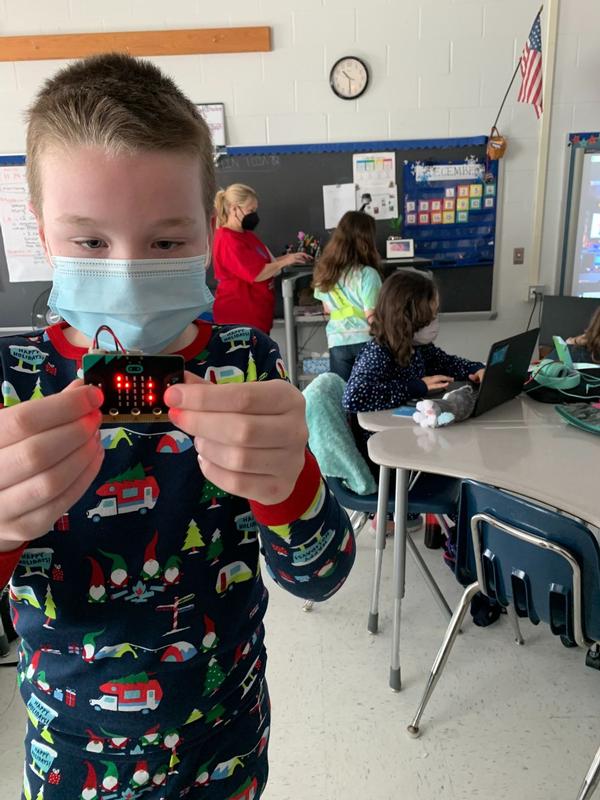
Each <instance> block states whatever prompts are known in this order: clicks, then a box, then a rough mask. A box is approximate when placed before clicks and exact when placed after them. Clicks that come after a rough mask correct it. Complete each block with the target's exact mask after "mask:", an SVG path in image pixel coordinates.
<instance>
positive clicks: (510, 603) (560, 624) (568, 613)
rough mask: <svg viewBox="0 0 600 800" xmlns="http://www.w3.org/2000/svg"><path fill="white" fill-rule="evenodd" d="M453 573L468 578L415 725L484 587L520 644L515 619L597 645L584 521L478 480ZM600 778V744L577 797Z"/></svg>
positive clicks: (464, 503) (597, 602)
mask: <svg viewBox="0 0 600 800" xmlns="http://www.w3.org/2000/svg"><path fill="white" fill-rule="evenodd" d="M456 575H457V578H458V579H459V581H460V582H461V583H463V584H468V585H467V586H466V588H465V590H464V593H463V595H462V598H461V600H460V602H459V604H458V606H457V608H456V610H455V611H454V614H453V615H452V619H451V620H450V624H449V626H448V629H447V630H446V634H445V636H444V640H443V642H442V645H441V647H440V650H439V652H438V654H437V656H436V658H435V661H434V663H433V666H432V668H431V673H430V675H429V679H428V682H427V686H426V688H425V691H424V694H423V697H422V699H421V702H420V703H419V706H418V708H417V711H416V714H415V716H414V718H413V720H412V723H411V724H410V725H409V726H408V732H409V733H410V735H411V736H413V737H416V736H418V735H419V732H420V731H419V725H420V720H421V716H422V714H423V711H424V710H425V707H426V705H427V703H428V702H429V699H430V697H431V695H432V692H433V690H434V688H435V686H436V684H437V681H438V680H439V678H440V675H441V673H442V670H443V669H444V667H445V665H446V661H447V660H448V656H449V654H450V650H451V649H452V646H453V644H454V641H455V639H456V636H457V633H458V631H459V629H460V626H461V624H462V621H463V619H464V616H465V613H466V611H467V609H468V607H469V603H470V601H471V598H472V597H473V596H474V595H475V594H476V593H477V592H482V593H483V594H485V595H486V596H487V597H489V598H491V599H493V600H495V601H496V602H498V603H500V604H501V605H502V606H504V607H505V608H506V609H507V612H508V613H509V617H510V618H511V620H512V622H513V625H514V630H515V634H516V641H517V642H518V643H519V644H522V643H523V638H522V636H521V632H520V629H519V623H518V618H519V617H528V618H529V619H530V620H531V622H532V623H533V624H534V625H537V624H538V623H539V622H545V623H546V624H548V625H549V627H550V630H551V631H552V633H553V634H555V635H557V636H560V637H561V639H562V640H563V643H565V644H573V645H579V646H580V647H586V648H588V647H590V646H594V647H597V646H598V644H599V643H600V546H599V544H598V541H597V539H596V537H595V535H594V534H593V532H592V531H591V530H590V529H589V528H587V527H586V526H585V525H584V524H583V523H581V522H579V521H577V520H575V519H573V518H571V517H567V516H564V515H562V514H560V513H558V512H557V511H553V510H550V509H547V508H543V507H541V506H538V505H535V504H533V503H531V502H529V501H527V500H524V499H522V498H520V497H516V496H514V495H511V494H509V493H507V492H504V491H502V490H500V489H494V488H492V487H490V486H485V485H482V484H479V483H476V482H474V481H464V482H463V483H462V486H461V498H460V511H459V522H458V537H457V556H456ZM599 781H600V749H599V750H598V752H597V753H596V756H595V758H594V760H593V761H592V764H591V765H590V768H589V770H588V773H587V775H586V777H585V779H584V782H583V784H582V786H581V789H580V790H579V794H578V795H577V800H584V798H585V799H586V800H587V798H590V797H591V796H592V793H593V792H594V790H595V788H597V786H598V783H599Z"/></svg>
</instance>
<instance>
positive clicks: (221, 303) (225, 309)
mask: <svg viewBox="0 0 600 800" xmlns="http://www.w3.org/2000/svg"><path fill="white" fill-rule="evenodd" d="M257 208H258V197H257V194H256V192H255V191H254V189H251V188H250V186H245V185H244V184H243V183H232V184H231V185H230V186H228V187H227V189H219V191H218V192H217V194H216V197H215V209H216V213H217V230H216V232H215V238H214V244H213V254H212V263H213V268H214V272H215V278H216V279H217V281H218V282H219V285H218V286H217V291H216V294H215V305H214V308H213V319H214V321H215V322H216V323H218V324H223V325H227V324H234V325H249V326H250V327H253V328H258V329H259V330H261V331H263V332H264V333H267V334H268V333H270V332H271V327H272V326H273V311H274V308H275V289H274V284H273V278H274V277H275V275H277V274H278V273H280V272H281V270H282V269H283V268H284V267H290V266H293V265H295V264H307V263H310V262H311V261H312V259H311V257H310V256H309V255H307V254H306V253H289V254H287V255H285V256H280V257H279V258H274V256H273V254H272V253H271V251H270V250H269V248H268V247H267V246H266V245H265V244H263V242H261V240H260V239H259V238H258V236H255V234H254V233H253V231H254V229H255V228H256V226H257V225H258V223H259V217H258V214H257Z"/></svg>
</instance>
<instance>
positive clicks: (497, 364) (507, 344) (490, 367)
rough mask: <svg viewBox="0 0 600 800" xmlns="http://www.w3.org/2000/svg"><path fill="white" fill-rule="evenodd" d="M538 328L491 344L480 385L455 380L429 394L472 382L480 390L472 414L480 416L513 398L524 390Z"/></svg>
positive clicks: (474, 387) (447, 390) (443, 391)
mask: <svg viewBox="0 0 600 800" xmlns="http://www.w3.org/2000/svg"><path fill="white" fill-rule="evenodd" d="M539 332H540V329H539V328H533V329H532V330H530V331H525V333H519V334H517V335H516V336H510V337H509V338H508V339H502V341H500V342H496V343H495V344H493V345H492V346H491V348H490V354H489V356H488V358H487V363H486V367H485V374H484V376H483V381H482V382H481V384H480V385H477V384H474V383H471V382H470V381H454V382H453V383H451V384H450V385H449V386H448V387H447V388H446V389H443V390H442V391H440V392H436V393H435V394H428V395H427V396H428V397H434V396H435V397H441V396H442V395H444V394H446V392H450V391H452V390H453V389H458V388H459V387H461V386H465V385H467V384H468V385H469V386H472V387H473V390H474V391H475V393H476V394H477V399H476V401H475V408H474V409H473V413H472V415H471V416H473V417H478V416H480V415H481V414H484V413H485V412H486V411H491V409H492V408H496V406H499V405H502V403H506V402H507V401H508V400H512V399H513V397H516V396H517V395H518V394H520V393H521V390H522V389H523V384H524V383H525V381H526V380H527V377H528V368H529V365H530V363H531V356H532V355H533V350H534V348H535V343H536V342H537V338H538V334H539Z"/></svg>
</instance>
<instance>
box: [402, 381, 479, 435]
mask: <svg viewBox="0 0 600 800" xmlns="http://www.w3.org/2000/svg"><path fill="white" fill-rule="evenodd" d="M474 408H475V392H474V391H473V389H472V387H471V386H461V387H460V389H454V391H452V392H447V393H446V394H445V395H444V396H443V397H442V398H441V400H419V402H418V403H417V410H416V411H415V413H414V414H413V419H414V421H415V422H417V423H418V424H419V425H420V426H421V427H422V428H442V427H444V426H445V425H450V424H451V423H452V422H462V421H463V420H464V419H468V417H470V416H471V414H472V413H473V409H474Z"/></svg>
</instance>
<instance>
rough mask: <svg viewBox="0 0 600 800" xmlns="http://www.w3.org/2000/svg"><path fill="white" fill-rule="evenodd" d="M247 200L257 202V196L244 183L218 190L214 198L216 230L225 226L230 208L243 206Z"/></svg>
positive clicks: (233, 184)
mask: <svg viewBox="0 0 600 800" xmlns="http://www.w3.org/2000/svg"><path fill="white" fill-rule="evenodd" d="M248 200H258V196H257V194H256V192H255V191H254V189H252V187H250V186H246V184H245V183H232V184H230V185H229V186H228V187H227V188H226V189H219V191H218V192H217V194H216V196H215V209H216V212H217V228H220V227H221V226H222V225H226V224H227V219H228V218H229V212H230V211H231V207H232V206H243V205H244V203H247V202H248Z"/></svg>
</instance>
